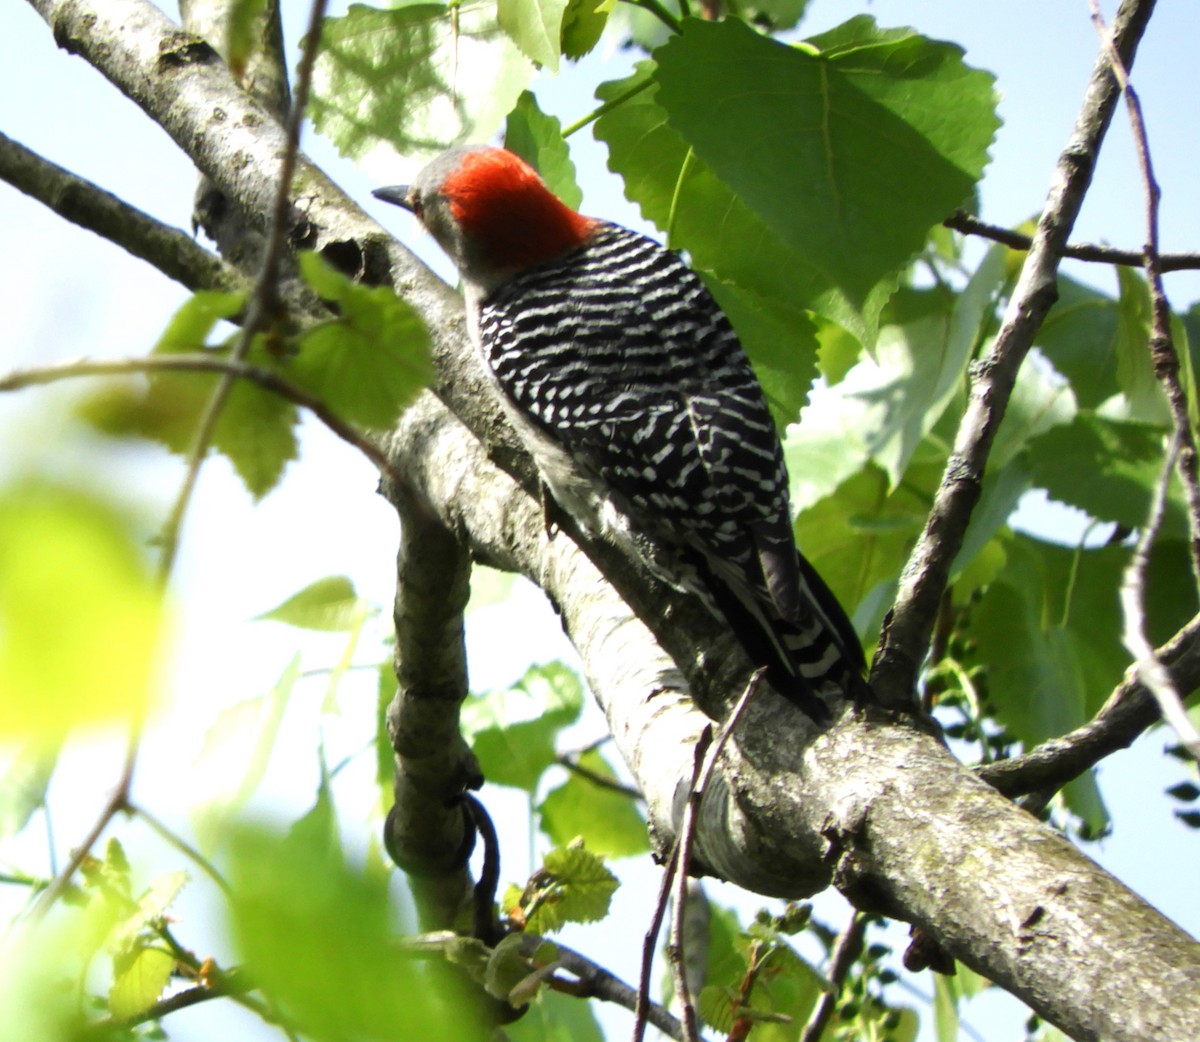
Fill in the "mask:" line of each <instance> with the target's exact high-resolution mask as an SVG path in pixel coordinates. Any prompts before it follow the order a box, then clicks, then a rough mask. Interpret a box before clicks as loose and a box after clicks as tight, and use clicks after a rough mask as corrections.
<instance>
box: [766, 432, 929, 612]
mask: <svg viewBox="0 0 1200 1042" xmlns="http://www.w3.org/2000/svg"><path fill="white" fill-rule="evenodd" d="M790 460H791V456H790V455H789V463H790ZM925 470H926V472H927V475H926V476H923V478H922V479H920V480H914V481H912V482H905V484H904V485H902V486H900V487H899V488H897V489H896V490H895V491H893V492H890V493H889V492H888V482H887V477H886V475H884V473H883V472H882V471H881V470H880V469H879V468H878V467H875V466H870V467H867V468H865V469H864V470H862V471H861V472H859V473H858V474H855V475H854V476H853V477H851V478H850V479H849V480H847V481H846V482H844V483H843V484H842V485H841V486H840V487H839V488H838V490H837V492H836V493H835V494H834V495H832V496H827V497H825V498H824V499H822V500H821V501H820V502H819V503H817V504H816V505H815V506H811V507H809V508H808V509H806V510H804V511H802V512H801V513H800V514H799V515H798V516H797V518H796V522H795V526H794V527H795V532H796V542H797V544H798V545H799V547H800V549H801V550H802V551H803V553H804V555H805V557H807V558H808V559H809V560H810V561H811V562H812V563H813V566H814V567H815V568H816V569H817V571H818V572H820V573H821V577H822V578H823V579H824V580H825V581H826V582H827V583H828V584H829V587H830V589H831V590H833V592H834V593H835V594H836V595H837V598H838V600H839V601H841V603H842V604H843V605H845V606H846V609H847V610H848V611H849V612H850V613H851V615H852V616H854V617H855V619H856V623H861V624H863V625H864V626H867V627H868V631H870V630H873V627H872V626H870V625H869V620H867V619H864V618H860V617H859V616H858V613H857V612H856V608H857V606H858V605H860V604H862V603H863V602H864V601H865V600H866V599H867V596H868V594H869V593H870V592H871V591H872V590H873V589H874V588H875V587H876V586H878V585H879V584H880V583H890V582H891V581H893V580H894V579H895V578H896V577H897V576H898V575H899V574H900V569H901V568H903V566H904V562H905V560H906V559H907V555H908V551H909V548H910V547H911V546H912V544H913V542H914V541H915V539H916V537H917V536H918V535H919V534H920V532H921V529H922V528H923V527H924V523H925V515H926V514H927V513H928V511H929V499H928V497H927V496H926V495H923V494H921V490H922V489H923V488H925V487H926V486H928V485H929V483H930V482H933V487H936V481H937V477H936V473H935V472H936V471H937V470H938V468H936V467H935V466H932V465H930V466H928V467H926V468H925Z"/></svg>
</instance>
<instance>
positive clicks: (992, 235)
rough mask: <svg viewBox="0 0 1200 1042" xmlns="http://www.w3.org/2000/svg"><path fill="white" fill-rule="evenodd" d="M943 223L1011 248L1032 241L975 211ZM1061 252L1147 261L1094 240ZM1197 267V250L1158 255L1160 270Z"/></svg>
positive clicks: (1107, 260)
mask: <svg viewBox="0 0 1200 1042" xmlns="http://www.w3.org/2000/svg"><path fill="white" fill-rule="evenodd" d="M942 224H943V226H945V227H946V228H951V229H953V230H954V231H956V232H962V233H963V234H964V235H978V236H979V237H980V238H983V239H991V240H992V242H998V243H1000V244H1001V245H1002V246H1008V247H1009V248H1010V249H1014V250H1023V251H1027V250H1028V249H1029V248H1030V246H1032V245H1033V238H1032V237H1031V236H1029V235H1025V234H1023V233H1022V232H1018V231H1013V229H1011V228H1003V227H1001V226H1000V225H998V224H988V223H987V222H986V221H981V220H980V219H979V218H978V217H976V216H975V215H974V214H969V213H967V212H966V211H965V210H956V211H955V212H954V213H953V214H951V215H950V216H949V217H947V218H946V219H945V220H944V221H942ZM1062 256H1064V257H1070V258H1071V259H1072V260H1081V261H1092V262H1095V263H1097V264H1114V265H1118V266H1120V267H1123V268H1142V267H1145V264H1146V254H1145V253H1144V252H1142V251H1141V250H1121V249H1117V248H1116V247H1115V246H1098V245H1096V244H1095V243H1090V242H1081V243H1070V244H1069V245H1067V246H1064V247H1063V248H1062ZM1196 269H1200V253H1163V254H1160V255H1159V270H1160V271H1162V272H1168V271H1194V270H1196Z"/></svg>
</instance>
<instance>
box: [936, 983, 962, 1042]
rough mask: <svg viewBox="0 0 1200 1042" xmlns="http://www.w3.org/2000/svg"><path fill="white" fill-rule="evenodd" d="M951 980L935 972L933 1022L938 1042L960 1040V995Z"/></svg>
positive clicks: (956, 1041) (955, 1041)
mask: <svg viewBox="0 0 1200 1042" xmlns="http://www.w3.org/2000/svg"><path fill="white" fill-rule="evenodd" d="M951 981H952V978H949V977H943V976H942V975H941V974H940V973H935V974H933V1024H934V1029H935V1031H936V1032H937V1039H938V1042H958V997H957V995H956V994H955V993H954V990H953V986H952V984H951Z"/></svg>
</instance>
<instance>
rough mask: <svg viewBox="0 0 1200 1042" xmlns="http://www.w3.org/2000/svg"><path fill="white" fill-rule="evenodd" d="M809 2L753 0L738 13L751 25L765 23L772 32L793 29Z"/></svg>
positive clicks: (796, 0) (740, 8) (741, 7)
mask: <svg viewBox="0 0 1200 1042" xmlns="http://www.w3.org/2000/svg"><path fill="white" fill-rule="evenodd" d="M808 2H809V0H751V2H750V3H748V4H746V5H744V6H739V8H738V13H739V14H740V15H741V16H742V18H744V19H745V20H746V22H748V23H750V24H759V23H760V22H762V21H765V22H766V23H767V24H768V25H770V27H771V29H772V31H774V32H779V31H780V30H783V29H791V28H794V27H795V26H796V25H798V24H799V23H800V19H801V18H803V17H804V11H805V9H806V8H807V7H808Z"/></svg>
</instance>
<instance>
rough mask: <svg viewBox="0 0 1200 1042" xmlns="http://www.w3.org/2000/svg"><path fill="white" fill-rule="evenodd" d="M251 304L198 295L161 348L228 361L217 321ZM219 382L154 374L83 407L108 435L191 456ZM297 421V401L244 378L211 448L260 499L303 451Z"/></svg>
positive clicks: (233, 296) (256, 356)
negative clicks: (213, 340) (216, 338)
mask: <svg viewBox="0 0 1200 1042" xmlns="http://www.w3.org/2000/svg"><path fill="white" fill-rule="evenodd" d="M244 303H245V295H244V294H241V293H217V292H208V291H205V292H200V293H196V294H195V295H193V296H192V297H191V298H190V299H189V300H187V301H186V302H185V303H184V304H183V306H182V307H180V309H179V310H178V311H177V312H176V313H175V315H174V316H173V317H172V319H171V321H170V323H169V324H168V325H167V328H166V330H165V331H164V332H163V335H162V336H161V337H160V338H159V342H158V344H157V346H156V347H155V349H154V350H155V353H156V354H167V355H174V354H208V355H210V356H211V357H213V358H216V359H223V358H227V357H228V356H229V349H228V348H227V347H219V348H213V347H209V346H208V344H207V339H208V337H209V336H210V335H211V333H212V331H213V329H214V327H215V326H216V324H217V323H218V322H220V321H221V320H222V319H227V318H231V317H233V316H234V315H236V314H237V313H238V312H239V311H240V310H241V309H242V307H243V305H244ZM264 354H265V352H263V351H262V350H261V348H255V349H254V350H253V351H252V352H251V360H252V361H254V362H259V363H262V362H263V358H262V356H263V355H264ZM270 362H271V359H270V358H269V357H268V358H267V363H268V364H270ZM220 379H221V377H220V376H217V375H214V374H209V373H199V372H190V373H189V372H152V373H150V374H149V375H148V376H147V377H146V379H145V381H144V382H134V381H129V382H125V383H115V384H109V385H108V386H106V387H105V388H104V389H103V390H101V391H100V392H98V393H96V394H93V395H90V396H89V397H87V398H85V399H84V400H83V402H82V403H81V405H80V406H79V412H80V414H81V416H82V417H83V419H84V420H85V421H87V422H88V423H90V424H92V425H93V426H95V427H97V428H98V429H100V430H102V431H104V432H105V433H106V434H110V435H113V436H116V437H139V438H147V439H150V440H153V441H157V442H159V443H160V444H162V445H164V446H165V447H166V448H167V449H168V450H169V451H171V452H173V453H176V454H177V455H180V456H190V454H191V453H192V451H193V446H194V445H195V441H196V432H197V430H198V429H199V426H200V422H201V418H202V417H203V416H204V414H205V413H206V411H207V409H208V406H209V402H210V401H211V399H212V395H213V392H214V390H215V389H216V387H217V383H218V381H219V380H220ZM296 423H297V414H296V408H295V406H293V405H292V403H291V402H289V401H287V400H286V399H284V398H282V397H280V396H279V395H277V394H274V393H273V392H270V391H266V390H264V389H262V388H260V387H258V386H256V385H254V384H252V383H250V382H248V381H246V380H238V381H236V382H235V383H234V385H233V389H232V391H231V392H230V394H229V397H228V399H227V400H226V402H225V406H224V408H223V409H222V411H221V415H220V418H219V419H218V421H217V425H216V428H215V430H214V431H213V438H212V445H213V447H214V448H215V449H216V450H217V451H218V452H220V453H222V454H223V455H224V456H226V457H227V458H228V459H229V461H230V462H231V463H232V464H233V466H234V469H235V470H236V471H237V473H238V476H239V477H240V478H241V479H242V482H243V483H244V484H245V486H246V489H247V491H249V492H250V494H251V495H252V496H254V497H255V498H256V499H260V498H262V497H263V496H264V495H266V494H267V493H268V492H269V491H271V489H272V488H274V487H275V485H276V484H278V482H279V479H280V478H281V477H282V475H283V471H284V468H285V467H286V466H287V464H288V462H289V461H290V460H293V459H295V458H296V456H297V451H298V449H297V444H296V437H295V433H294V428H295V426H296Z"/></svg>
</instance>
